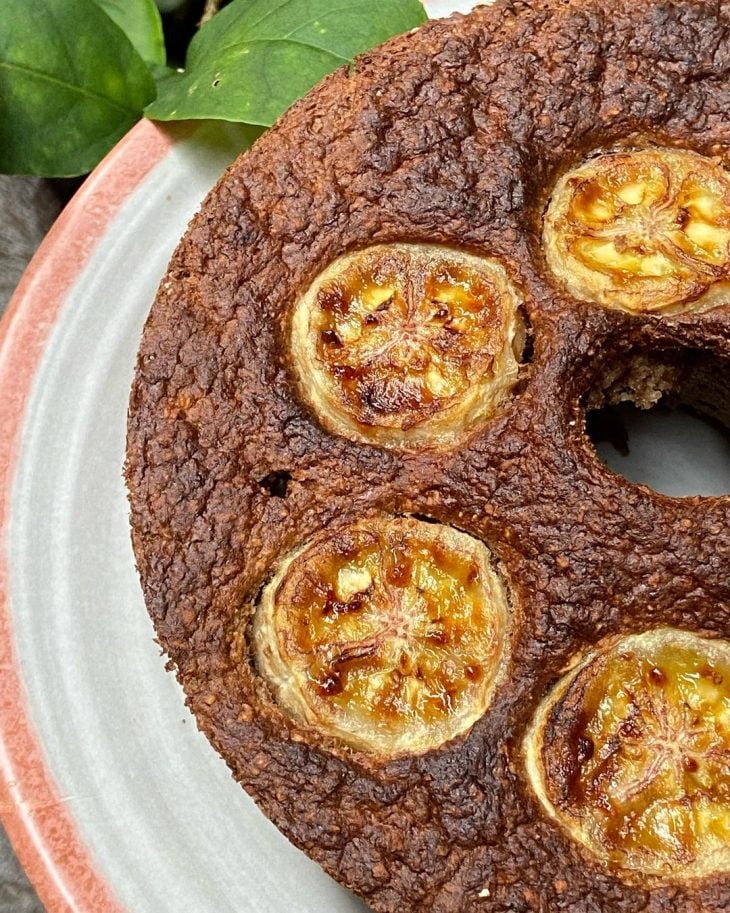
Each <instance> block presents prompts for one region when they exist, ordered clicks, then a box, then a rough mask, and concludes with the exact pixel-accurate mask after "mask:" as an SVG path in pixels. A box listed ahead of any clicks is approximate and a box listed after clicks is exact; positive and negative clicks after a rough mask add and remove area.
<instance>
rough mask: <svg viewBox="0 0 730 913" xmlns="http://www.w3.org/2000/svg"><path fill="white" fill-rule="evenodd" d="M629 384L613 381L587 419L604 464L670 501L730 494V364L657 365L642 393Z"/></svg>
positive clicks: (702, 360)
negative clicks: (729, 395)
mask: <svg viewBox="0 0 730 913" xmlns="http://www.w3.org/2000/svg"><path fill="white" fill-rule="evenodd" d="M629 373H631V372H630V371H629ZM634 373H635V376H638V375H636V372H634ZM651 373H653V375H654V381H657V380H658V384H657V385H656V386H654V388H653V389H650V387H651V386H652V381H651V380H649V374H651ZM625 380H626V379H624V382H621V381H619V382H618V383H616V382H615V381H614V382H613V383H612V384H611V386H610V387H609V388H608V389H606V390H604V391H603V396H602V397H598V398H594V403H595V406H594V408H592V409H589V411H588V412H587V416H586V431H587V434H588V436H589V438H590V439H591V441H592V443H593V446H594V447H595V450H596V453H597V454H598V456H599V457H600V459H601V461H602V462H603V463H604V464H605V465H606V466H608V467H609V469H611V470H613V471H614V472H615V473H617V474H618V475H620V476H622V477H623V478H625V479H627V480H628V481H630V482H635V483H639V484H643V485H647V486H648V487H650V488H652V489H653V490H654V491H657V492H660V493H662V494H666V495H670V496H673V497H689V496H707V497H719V496H722V495H727V494H730V402H729V401H728V399H727V395H726V392H725V391H727V390H728V389H729V388H730V387H729V386H728V385H729V384H730V362H728V361H724V360H721V359H713V358H708V357H707V356H699V355H695V354H691V356H690V357H689V358H688V359H687V363H686V364H684V365H683V364H681V362H675V363H674V364H664V365H662V364H658V365H657V366H656V368H655V371H654V372H649V373H648V374H645V376H644V388H643V389H642V385H641V383H638V384H634V385H633V388H632V384H631V383H630V382H628V383H627V382H625ZM601 398H602V399H603V402H601V401H600V400H601Z"/></svg>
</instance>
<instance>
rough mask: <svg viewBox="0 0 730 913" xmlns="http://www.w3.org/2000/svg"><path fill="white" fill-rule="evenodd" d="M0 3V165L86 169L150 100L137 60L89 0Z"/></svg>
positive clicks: (22, 170) (58, 171)
mask: <svg viewBox="0 0 730 913" xmlns="http://www.w3.org/2000/svg"><path fill="white" fill-rule="evenodd" d="M2 5H3V11H2V28H1V29H0V171H4V172H9V173H11V174H40V175H46V176H69V175H75V174H84V173H85V172H87V171H90V170H91V169H92V168H93V167H94V165H96V164H97V162H98V161H99V160H100V159H101V158H102V156H103V155H104V154H105V153H106V152H108V150H109V149H111V147H112V146H113V145H114V143H116V141H117V140H118V139H119V138H120V137H121V136H123V135H124V133H126V131H127V130H128V129H129V128H130V127H131V126H132V124H134V123H135V121H136V120H138V119H139V116H140V114H141V111H142V109H143V108H144V106H145V105H146V104H147V103H148V102H149V101H151V99H152V98H154V95H155V86H154V82H153V80H152V77H151V76H150V74H149V71H148V70H147V67H146V66H145V63H144V61H143V60H142V58H141V57H140V56H139V54H138V53H137V52H136V51H135V49H134V48H133V47H132V45H131V43H130V41H129V39H128V38H127V37H126V35H125V34H124V33H123V32H122V30H121V29H120V28H119V27H118V26H117V25H115V23H114V22H112V20H111V19H110V18H109V16H107V15H106V13H104V12H102V10H101V9H100V8H99V7H98V6H97V5H96V3H94V2H93V0H2Z"/></svg>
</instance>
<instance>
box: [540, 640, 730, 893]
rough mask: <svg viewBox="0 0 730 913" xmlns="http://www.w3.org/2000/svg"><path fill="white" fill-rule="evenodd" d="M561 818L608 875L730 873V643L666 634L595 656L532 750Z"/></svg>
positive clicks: (548, 802)
mask: <svg viewBox="0 0 730 913" xmlns="http://www.w3.org/2000/svg"><path fill="white" fill-rule="evenodd" d="M526 754H527V767H528V773H529V776H530V780H531V782H532V785H533V787H534V789H535V791H536V792H537V795H538V796H539V798H540V799H541V801H542V803H543V805H544V806H545V808H546V809H547V811H548V812H549V813H550V815H551V816H553V817H554V818H556V819H557V820H558V821H559V822H560V823H561V824H562V825H563V826H564V827H565V828H566V830H567V831H568V832H569V833H570V835H571V836H572V837H573V838H574V839H575V840H577V841H579V842H580V843H582V844H583V845H584V846H586V847H587V848H588V849H589V850H590V851H591V852H592V853H593V854H594V855H595V856H597V857H598V858H599V860H600V861H601V862H603V863H608V864H611V865H615V866H618V867H620V868H624V869H630V870H633V871H635V872H641V873H643V874H645V875H658V876H663V878H664V879H669V880H673V879H674V880H676V879H687V878H695V877H701V876H706V875H711V874H716V873H725V872H730V642H728V641H726V640H711V639H708V638H704V637H699V636H697V635H695V634H690V633H687V632H685V631H679V630H676V629H673V628H661V629H657V630H654V631H651V632H648V633H645V634H637V635H632V636H630V637H625V638H623V639H618V640H615V639H614V640H613V641H612V642H609V643H608V644H605V645H604V646H602V647H600V648H599V649H598V650H597V651H596V652H594V653H591V654H590V655H589V656H587V657H586V658H585V659H584V660H583V661H582V662H581V663H580V664H579V665H578V666H577V667H576V668H575V669H573V670H572V671H571V672H569V673H568V674H567V675H566V676H565V677H564V678H563V679H562V680H561V681H560V682H559V683H558V684H557V686H556V687H555V689H554V690H553V692H552V693H551V694H550V695H549V696H548V698H547V700H546V701H545V702H544V703H543V705H542V706H541V708H540V709H539V711H538V714H537V717H536V719H535V722H534V724H533V727H532V729H531V731H530V733H529V735H528V738H527V743H526Z"/></svg>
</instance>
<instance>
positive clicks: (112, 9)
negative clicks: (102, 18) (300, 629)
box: [96, 0, 167, 66]
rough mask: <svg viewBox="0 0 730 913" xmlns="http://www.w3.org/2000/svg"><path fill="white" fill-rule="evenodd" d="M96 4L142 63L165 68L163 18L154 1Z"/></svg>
mask: <svg viewBox="0 0 730 913" xmlns="http://www.w3.org/2000/svg"><path fill="white" fill-rule="evenodd" d="M96 3H97V5H98V6H100V7H101V8H102V9H103V10H104V12H105V13H106V14H107V16H111V18H112V19H113V20H114V21H115V22H116V24H117V25H118V26H119V28H120V29H121V30H122V31H123V32H124V34H125V35H126V36H127V38H129V40H130V41H131V42H132V44H133V45H134V46H135V48H136V49H137V53H138V54H139V56H140V57H141V58H142V60H144V61H145V62H146V63H149V64H157V65H161V66H164V65H165V61H166V60H167V55H166V54H165V39H164V37H163V35H162V18H161V17H160V11H159V10H158V9H157V7H156V6H155V4H154V0H96Z"/></svg>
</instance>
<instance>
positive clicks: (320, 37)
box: [145, 0, 427, 126]
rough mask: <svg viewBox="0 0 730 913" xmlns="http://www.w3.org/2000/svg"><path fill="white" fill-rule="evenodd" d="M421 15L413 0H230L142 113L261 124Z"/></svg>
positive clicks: (416, 21)
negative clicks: (179, 71) (173, 77)
mask: <svg viewBox="0 0 730 913" xmlns="http://www.w3.org/2000/svg"><path fill="white" fill-rule="evenodd" d="M426 18H427V16H426V13H425V11H424V9H423V6H422V5H421V3H420V2H418V0H233V3H231V4H230V5H229V6H227V7H225V8H224V9H223V10H222V11H221V12H220V13H218V14H217V15H216V16H214V17H213V18H212V19H211V20H210V21H209V22H208V23H206V25H205V26H203V28H202V29H201V30H200V31H199V32H198V34H197V35H196V36H195V38H193V40H192V42H191V43H190V47H189V49H188V57H187V63H186V69H185V73H184V75H183V76H182V77H181V78H180V79H176V80H169V81H165V82H164V83H163V84H161V85H160V87H159V93H158V97H157V99H156V101H154V102H152V104H151V105H149V106H148V108H147V109H146V111H145V114H147V116H148V117H152V118H155V119H157V120H185V119H188V118H212V119H218V120H233V121H242V122H243V123H247V124H260V125H262V126H269V125H271V124H272V123H273V122H274V121H275V120H276V118H277V117H278V116H279V115H280V114H281V113H282V112H283V111H285V110H286V109H287V108H288V107H289V105H290V104H291V103H292V102H293V101H295V100H296V99H297V98H301V96H302V95H304V94H305V93H306V92H307V91H308V90H309V89H310V88H311V87H312V86H313V85H314V84H315V83H316V82H318V81H319V80H320V79H321V78H322V77H323V76H325V75H326V74H327V73H330V72H331V71H332V70H334V69H336V68H337V67H339V66H342V65H343V64H349V63H351V61H352V59H353V58H354V57H355V56H356V55H357V54H359V53H361V52H362V51H365V50H367V49H368V48H371V47H374V46H375V45H377V44H380V43H382V42H383V41H385V40H386V39H387V38H390V37H391V36H392V35H396V34H398V33H400V32H405V31H408V30H409V29H412V28H414V27H416V26H418V25H420V24H421V23H423V22H425V20H426Z"/></svg>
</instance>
